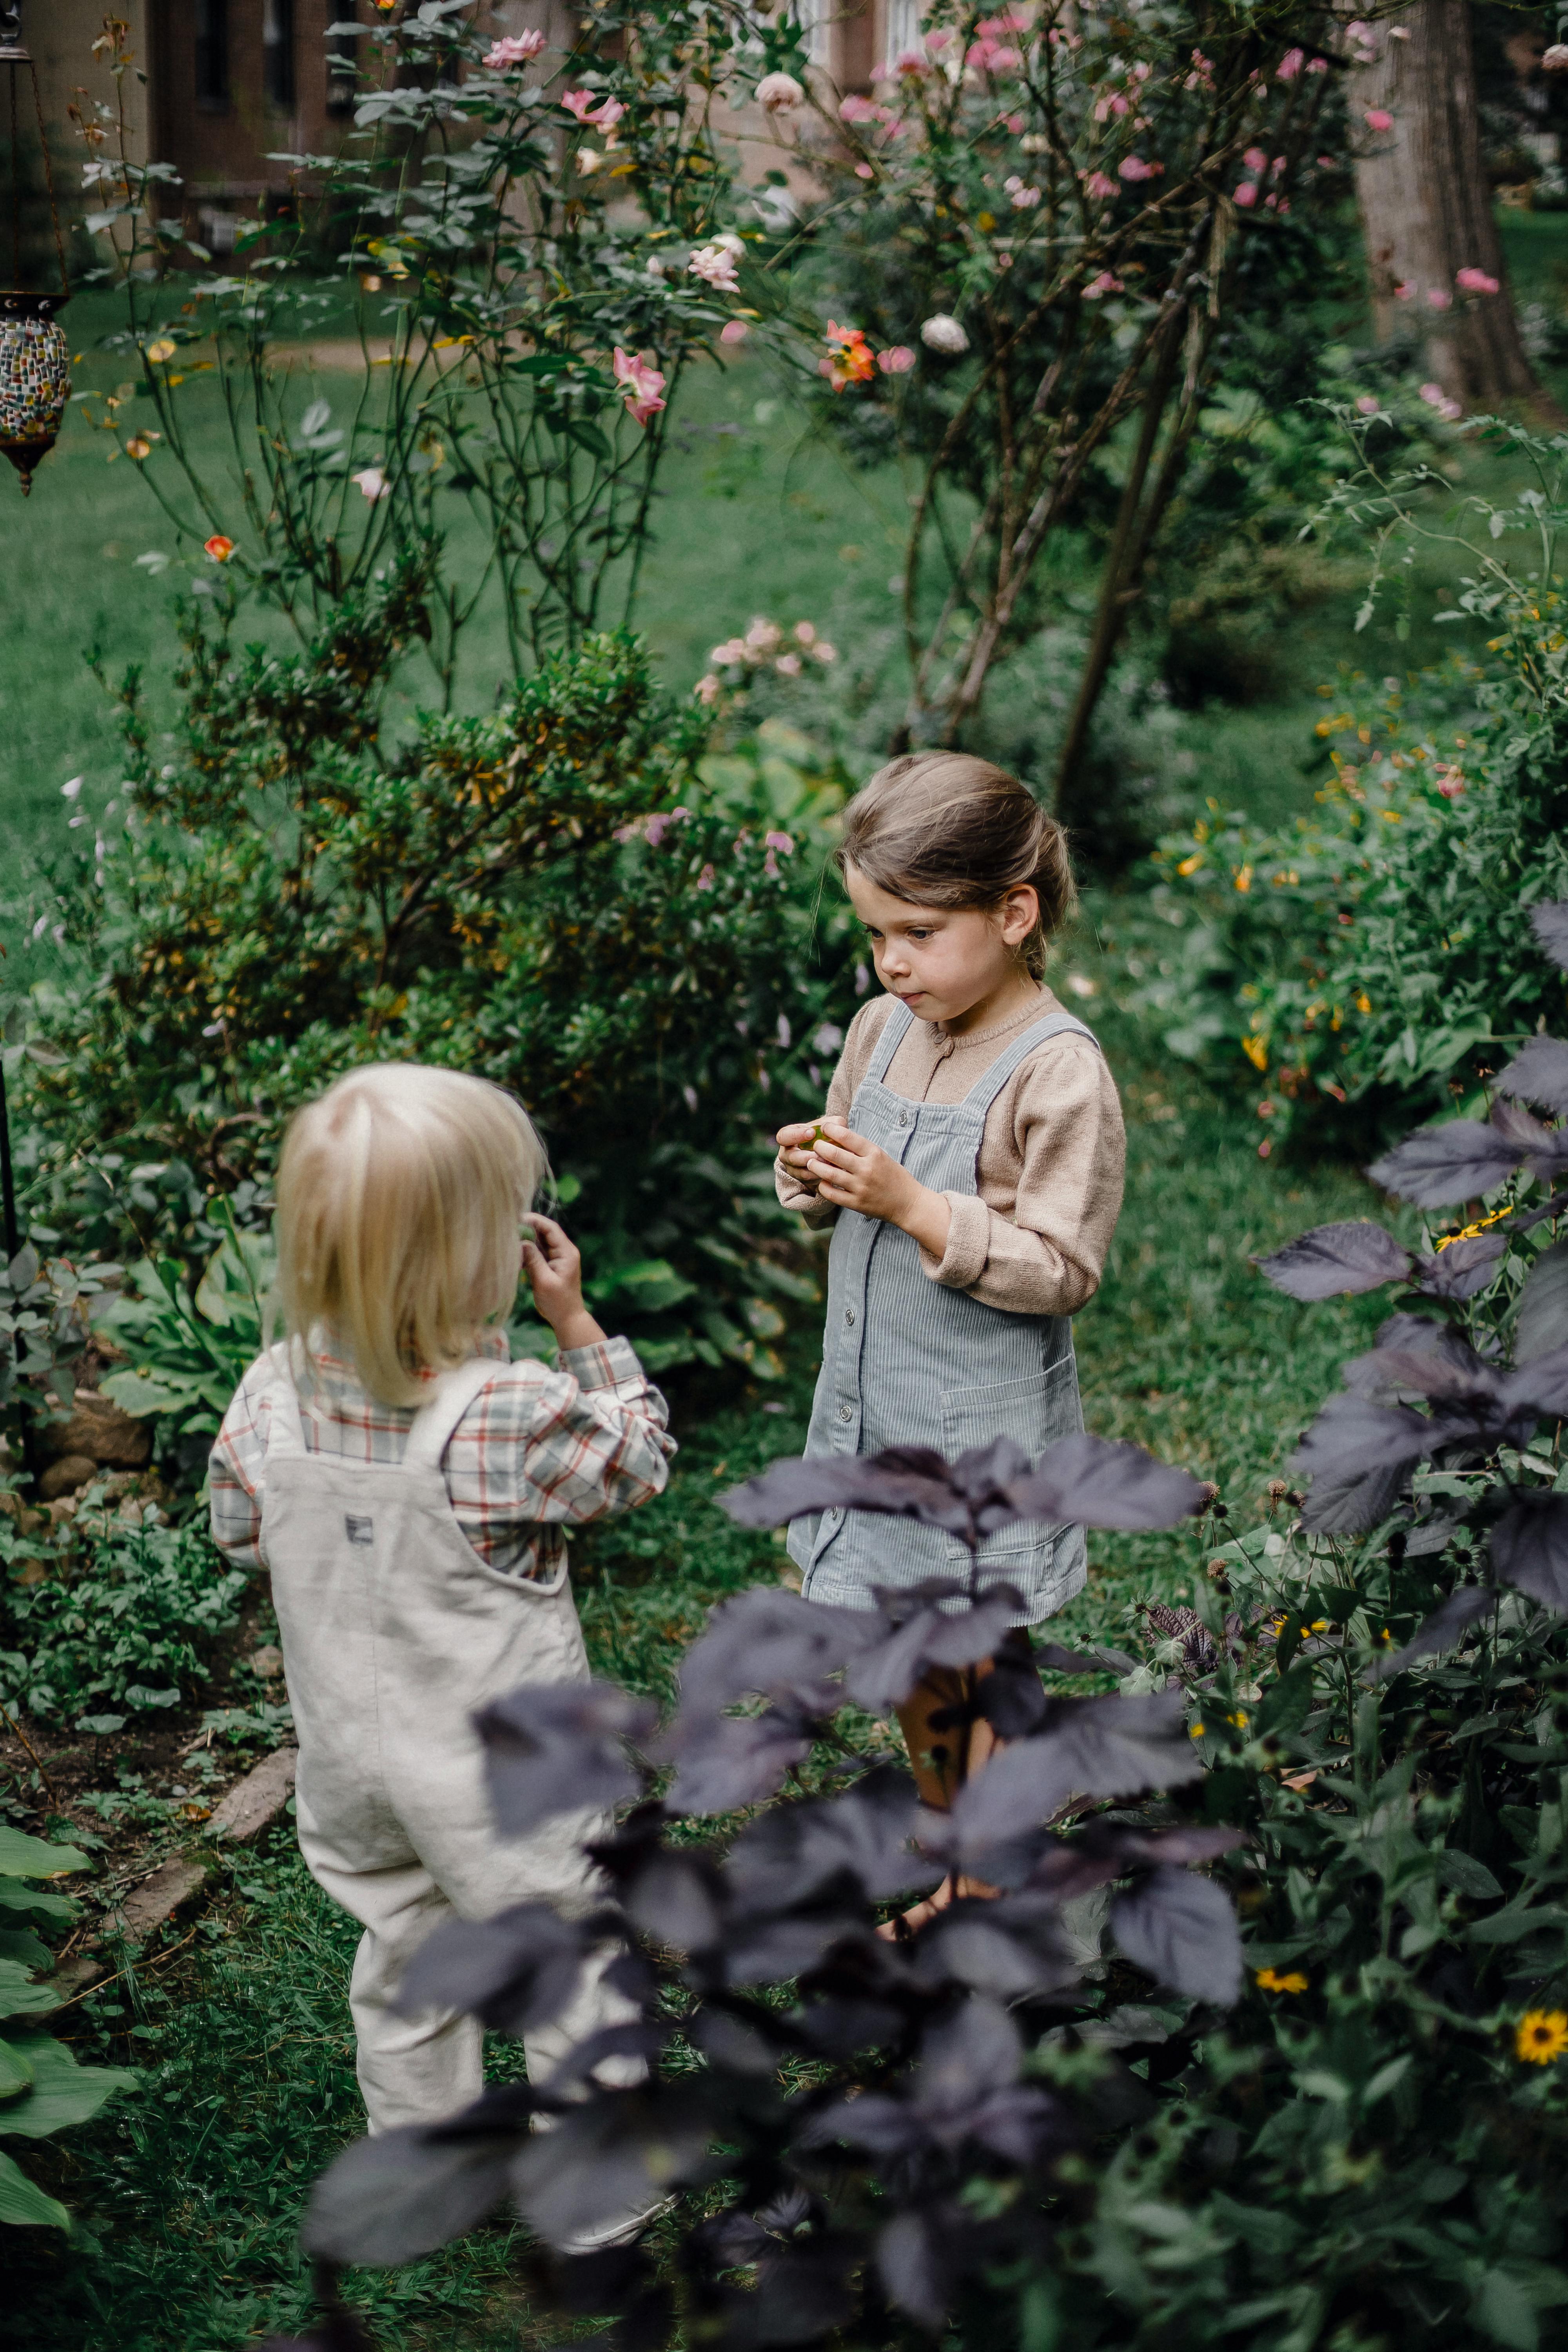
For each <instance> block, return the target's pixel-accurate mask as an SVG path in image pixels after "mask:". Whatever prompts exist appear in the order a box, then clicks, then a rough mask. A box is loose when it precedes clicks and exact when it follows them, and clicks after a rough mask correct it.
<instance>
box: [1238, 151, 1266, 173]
mask: <svg viewBox="0 0 1568 2352" xmlns="http://www.w3.org/2000/svg"><path fill="white" fill-rule="evenodd" d="M1241 160H1242V162H1243V163H1245V164H1246V166H1247V170H1248V171H1249V172H1262V171H1266V170H1267V169H1268V156H1267V155H1266V154H1265V153H1264V152H1263V150H1262V148H1261V147H1249V148H1248V149H1247V152H1246V154H1245V155H1244V156H1243V157H1242V159H1241Z"/></svg>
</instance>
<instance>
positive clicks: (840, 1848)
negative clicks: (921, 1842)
mask: <svg viewBox="0 0 1568 2352" xmlns="http://www.w3.org/2000/svg"><path fill="white" fill-rule="evenodd" d="M920 1813H921V1807H920V1797H919V1794H918V1792H917V1790H916V1788H915V1784H914V1782H913V1781H912V1780H910V1778H909V1777H908V1775H907V1774H905V1773H902V1772H899V1771H895V1770H894V1769H892V1768H891V1767H890V1766H883V1767H881V1768H879V1769H877V1770H876V1771H872V1772H868V1773H867V1774H866V1775H865V1777H864V1778H863V1779H862V1780H858V1781H857V1782H856V1784H855V1786H854V1788H853V1789H851V1790H848V1792H847V1794H846V1795H844V1796H842V1797H834V1798H830V1799H826V1800H817V1801H815V1802H811V1803H805V1804H794V1805H790V1806H787V1807H785V1806H780V1807H777V1808H775V1810H774V1811H772V1812H768V1813H763V1814H762V1815H761V1816H759V1818H758V1819H757V1820H756V1821H754V1822H748V1824H747V1826H746V1827H745V1828H744V1829H743V1830H742V1832H741V1834H740V1835H739V1837H738V1838H736V1840H735V1842H734V1843H733V1844H732V1845H731V1848H730V1853H729V1857H728V1861H727V1863H726V1865H725V1872H724V1877H725V1885H726V1887H727V1889H728V1892H729V1894H730V1896H731V1900H732V1902H733V1903H734V1904H735V1905H736V1906H739V1908H740V1909H742V1910H744V1911H783V1910H785V1909H788V1908H789V1907H791V1906H795V1905H798V1904H803V1903H809V1902H811V1901H813V1900H814V1899H816V1897H817V1896H818V1895H821V1894H823V1892H824V1891H825V1890H826V1889H827V1888H829V1887H832V1886H833V1885H835V1883H836V1882H839V1881H846V1880H847V1882H848V1884H849V1886H850V1887H851V1888H852V1889H853V1891H854V1894H855V1895H858V1897H859V1898H860V1899H862V1900H864V1901H866V1902H868V1903H877V1902H880V1901H882V1900H883V1899H884V1898H885V1897H886V1896H888V1895H901V1894H904V1893H906V1892H907V1891H909V1890H910V1889H913V1888H916V1887H921V1888H923V1887H927V1886H930V1885H933V1884H934V1883H935V1881H936V1880H937V1879H938V1878H939V1877H940V1875H941V1874H940V1871H938V1870H937V1869H935V1868H934V1867H933V1866H931V1864H928V1863H926V1862H925V1861H924V1860H923V1859H922V1858H921V1856H920V1855H918V1854H917V1853H914V1852H913V1850H912V1844H911V1841H912V1840H913V1837H914V1833H915V1828H916V1824H917V1822H918V1820H919V1819H920Z"/></svg>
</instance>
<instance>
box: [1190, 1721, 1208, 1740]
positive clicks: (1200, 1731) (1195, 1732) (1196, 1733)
mask: <svg viewBox="0 0 1568 2352" xmlns="http://www.w3.org/2000/svg"><path fill="white" fill-rule="evenodd" d="M1203 1736H1204V1727H1203V1725H1202V1724H1201V1723H1194V1726H1193V1727H1192V1729H1191V1731H1189V1732H1188V1734H1187V1737H1188V1738H1189V1739H1201V1738H1203Z"/></svg>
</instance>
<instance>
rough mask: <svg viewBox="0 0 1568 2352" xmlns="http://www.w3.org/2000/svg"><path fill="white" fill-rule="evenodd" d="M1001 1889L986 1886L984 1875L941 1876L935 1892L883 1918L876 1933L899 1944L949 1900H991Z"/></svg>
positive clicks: (943, 1908) (941, 1909) (925, 1925)
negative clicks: (980, 1876)
mask: <svg viewBox="0 0 1568 2352" xmlns="http://www.w3.org/2000/svg"><path fill="white" fill-rule="evenodd" d="M1000 1891H1001V1890H1000V1888H998V1887H995V1886H988V1885H986V1883H985V1881H984V1879H983V1878H944V1879H943V1880H942V1885H940V1886H939V1887H938V1888H937V1889H936V1891H935V1893H934V1894H931V1895H927V1896H926V1898H925V1900H924V1902H923V1903H916V1904H913V1905H911V1906H910V1909H909V1910H908V1911H906V1912H904V1913H903V1915H902V1916H901V1917H900V1918H897V1919H884V1920H883V1922H882V1924H881V1926H880V1927H879V1928H878V1930H877V1933H878V1935H879V1936H880V1937H882V1938H883V1939H884V1941H885V1942H887V1943H889V1944H901V1943H903V1942H904V1940H905V1938H906V1937H910V1936H913V1935H917V1934H918V1933H919V1931H920V1929H921V1928H922V1927H928V1926H929V1925H930V1923H931V1920H933V1919H934V1918H935V1917H936V1916H937V1915H938V1914H939V1912H942V1911H945V1910H946V1909H947V1906H948V1905H949V1904H950V1903H954V1902H959V1901H969V1902H973V1903H994V1901H995V1900H996V1897H997V1895H998V1894H999V1893H1000Z"/></svg>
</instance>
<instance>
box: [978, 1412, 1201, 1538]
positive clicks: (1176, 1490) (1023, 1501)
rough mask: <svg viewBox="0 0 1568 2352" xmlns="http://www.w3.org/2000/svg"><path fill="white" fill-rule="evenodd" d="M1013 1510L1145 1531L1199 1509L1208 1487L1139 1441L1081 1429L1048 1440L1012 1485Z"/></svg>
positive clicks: (1065, 1522) (1024, 1515)
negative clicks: (1147, 1450) (1118, 1439)
mask: <svg viewBox="0 0 1568 2352" xmlns="http://www.w3.org/2000/svg"><path fill="white" fill-rule="evenodd" d="M1008 1491H1009V1494H1010V1496H1011V1498H1012V1503H1013V1507H1014V1512H1015V1516H1016V1517H1018V1518H1021V1519H1047V1520H1049V1521H1050V1522H1052V1523H1053V1524H1054V1525H1058V1526H1071V1527H1082V1528H1126V1529H1130V1530H1132V1531H1141V1530H1142V1529H1144V1528H1173V1527H1175V1526H1176V1525H1177V1523H1178V1521H1180V1520H1182V1519H1184V1518H1188V1517H1191V1516H1192V1514H1193V1513H1194V1511H1198V1510H1201V1509H1202V1507H1203V1506H1204V1504H1205V1501H1206V1500H1207V1496H1208V1489H1207V1487H1206V1486H1203V1485H1202V1484H1200V1482H1199V1481H1198V1480H1197V1479H1196V1478H1193V1477H1189V1475H1188V1474H1187V1473H1186V1471H1184V1470H1173V1469H1172V1468H1171V1466H1170V1465H1169V1464H1168V1463H1164V1462H1158V1461H1156V1460H1155V1458H1154V1456H1153V1455H1152V1454H1145V1453H1144V1451H1143V1448H1142V1446H1141V1445H1121V1444H1116V1443H1115V1442H1114V1441H1113V1440H1112V1439H1110V1438H1107V1437H1091V1436H1089V1434H1088V1433H1086V1432H1082V1431H1080V1432H1079V1433H1078V1434H1077V1435H1076V1436H1073V1437H1060V1438H1058V1440H1057V1441H1056V1443H1055V1444H1053V1445H1047V1448H1046V1450H1045V1452H1044V1453H1043V1454H1041V1456H1040V1459H1039V1462H1038V1465H1037V1467H1036V1468H1035V1469H1034V1470H1033V1471H1031V1472H1030V1473H1029V1474H1028V1475H1027V1476H1026V1477H1024V1478H1020V1479H1019V1480H1018V1481H1017V1482H1016V1484H1015V1485H1014V1486H1011V1487H1010V1488H1009V1490H1008Z"/></svg>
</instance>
